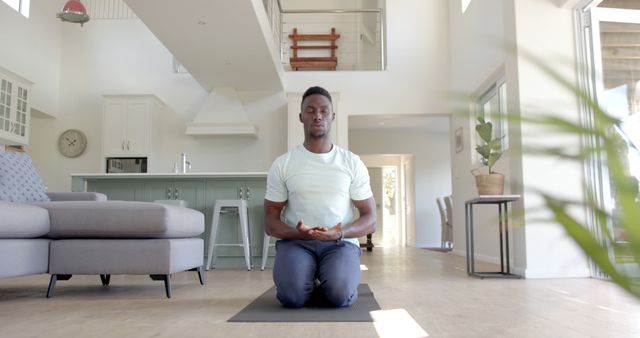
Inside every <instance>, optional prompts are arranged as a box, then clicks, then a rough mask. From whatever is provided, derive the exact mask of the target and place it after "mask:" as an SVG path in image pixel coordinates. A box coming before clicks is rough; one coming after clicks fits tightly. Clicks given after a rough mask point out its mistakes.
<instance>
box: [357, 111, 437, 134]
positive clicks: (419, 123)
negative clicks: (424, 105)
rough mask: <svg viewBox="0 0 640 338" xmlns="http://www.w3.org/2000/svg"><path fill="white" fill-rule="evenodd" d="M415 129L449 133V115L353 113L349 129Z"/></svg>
mask: <svg viewBox="0 0 640 338" xmlns="http://www.w3.org/2000/svg"><path fill="white" fill-rule="evenodd" d="M395 129H402V130H405V131H407V130H414V131H422V132H427V133H448V132H449V117H448V116H433V115H429V116H427V115H352V116H349V130H395Z"/></svg>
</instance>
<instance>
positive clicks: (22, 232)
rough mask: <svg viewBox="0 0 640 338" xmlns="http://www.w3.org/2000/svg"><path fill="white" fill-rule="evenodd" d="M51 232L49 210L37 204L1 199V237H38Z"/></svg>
mask: <svg viewBox="0 0 640 338" xmlns="http://www.w3.org/2000/svg"><path fill="white" fill-rule="evenodd" d="M48 232H49V212H47V210H45V209H42V208H39V207H37V206H33V205H28V204H21V203H9V202H2V201H0V238H36V237H41V236H44V235H46V234H47V233H48Z"/></svg>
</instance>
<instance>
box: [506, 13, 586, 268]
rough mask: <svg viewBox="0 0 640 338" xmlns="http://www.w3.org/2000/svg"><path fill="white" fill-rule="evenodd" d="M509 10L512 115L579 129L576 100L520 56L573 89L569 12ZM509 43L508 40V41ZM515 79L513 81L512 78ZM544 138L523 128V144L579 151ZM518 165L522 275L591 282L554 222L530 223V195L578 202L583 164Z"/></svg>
mask: <svg viewBox="0 0 640 338" xmlns="http://www.w3.org/2000/svg"><path fill="white" fill-rule="evenodd" d="M509 7H510V8H509V12H511V11H513V14H512V17H513V18H515V20H514V21H515V29H513V30H512V32H515V41H516V42H517V44H518V53H517V54H512V55H511V56H510V61H509V62H508V63H507V72H508V73H509V74H510V75H509V76H510V79H511V82H512V83H513V84H514V86H513V88H512V89H511V90H513V91H515V90H517V92H518V94H517V95H512V96H517V100H510V102H509V106H510V107H511V108H510V109H512V110H513V111H516V110H518V111H520V114H521V115H522V116H535V115H539V114H553V115H554V116H557V117H562V118H566V119H568V120H570V121H574V122H576V123H577V122H578V121H579V107H578V101H577V99H576V97H575V95H573V93H572V92H570V91H569V90H567V89H564V88H562V87H561V86H560V85H559V84H558V83H557V82H556V81H554V80H552V79H550V77H549V76H548V75H547V74H544V72H543V71H541V70H539V69H537V68H536V67H535V66H533V65H532V64H531V62H530V61H528V60H527V58H526V57H525V56H524V54H523V51H531V52H534V53H535V55H537V56H538V57H540V58H544V62H545V63H546V64H547V65H553V69H554V71H556V72H558V73H559V74H561V75H562V76H563V77H565V78H566V79H568V80H569V81H570V82H571V83H573V84H576V85H577V75H576V69H577V66H576V61H575V60H576V53H575V41H574V39H575V36H574V26H573V13H572V10H571V8H562V9H559V8H557V6H556V4H555V3H554V2H553V1H551V0H549V1H538V0H521V1H517V2H514V3H513V7H511V6H509ZM541 17H544V18H545V24H544V25H541V24H540V21H539V19H537V18H541ZM550 36H553V39H550V38H549V37H550ZM508 39H509V40H511V39H512V36H509V38H508ZM516 73H517V80H516V77H515V76H514V74H516ZM508 81H509V79H508ZM544 133H545V137H540V129H539V128H536V127H535V126H531V125H529V124H523V125H522V126H521V134H522V144H523V145H528V146H534V145H536V146H537V145H539V146H546V147H552V146H557V145H558V144H562V145H564V146H566V147H577V146H578V145H579V144H580V140H579V138H578V137H565V136H561V135H557V133H553V132H550V131H549V130H545V131H544ZM518 165H520V167H519V168H520V169H519V170H518V171H519V172H521V173H522V180H521V181H522V182H523V183H524V185H525V189H524V191H523V203H522V207H523V208H524V221H525V227H524V231H525V233H524V240H525V241H526V252H525V253H524V255H523V257H517V259H518V261H519V262H518V263H520V262H521V261H522V260H523V259H524V260H525V261H526V270H524V271H523V272H524V273H525V275H526V276H527V277H531V278H538V277H542V278H544V277H588V276H590V271H589V264H588V260H587V258H586V256H585V255H584V254H583V253H582V251H581V250H580V249H579V247H578V246H577V245H576V244H575V242H574V241H573V239H571V238H570V237H569V236H567V234H566V232H565V230H564V229H563V228H562V227H561V226H560V225H559V224H557V223H554V222H550V223H539V222H535V221H534V219H535V218H537V217H539V215H536V214H535V213H534V212H533V211H534V210H535V209H537V208H538V207H539V206H540V205H541V204H542V201H541V199H540V197H539V196H538V195H537V194H536V193H535V192H534V189H536V190H542V191H545V192H547V193H550V194H553V195H554V196H557V197H561V198H565V199H569V200H577V201H580V200H582V199H583V198H584V192H583V188H582V187H583V185H582V184H583V173H582V166H581V164H580V163H568V162H566V161H559V160H558V159H553V158H541V157H539V156H533V155H531V154H524V155H523V156H522V161H521V163H518V162H517V161H516V162H514V163H513V166H514V168H518ZM550 168H553V170H552V171H551V170H550ZM577 216H578V217H581V218H583V217H584V212H583V211H580V210H578V215H577ZM519 265H520V264H519ZM520 266H522V265H520Z"/></svg>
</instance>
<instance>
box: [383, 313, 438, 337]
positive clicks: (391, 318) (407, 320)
mask: <svg viewBox="0 0 640 338" xmlns="http://www.w3.org/2000/svg"><path fill="white" fill-rule="evenodd" d="M371 317H372V318H373V326H374V327H375V329H376V332H377V333H378V336H379V337H380V338H410V337H411V338H414V337H415V338H418V337H428V336H429V334H428V333H427V331H425V330H424V329H422V327H421V326H420V325H419V324H418V323H417V322H416V321H415V320H414V319H413V317H412V316H411V315H410V314H409V312H407V310H405V309H393V310H378V311H371Z"/></svg>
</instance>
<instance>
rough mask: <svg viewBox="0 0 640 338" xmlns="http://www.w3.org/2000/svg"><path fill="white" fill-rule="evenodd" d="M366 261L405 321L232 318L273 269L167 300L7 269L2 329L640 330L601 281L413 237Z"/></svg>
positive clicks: (57, 332)
mask: <svg viewBox="0 0 640 338" xmlns="http://www.w3.org/2000/svg"><path fill="white" fill-rule="evenodd" d="M362 263H363V264H365V265H366V266H367V267H368V269H369V270H368V271H364V272H363V282H366V283H369V285H370V286H371V289H372V290H373V292H374V293H375V296H376V298H377V300H378V302H379V303H380V306H381V307H382V309H383V310H384V311H383V312H382V313H383V314H384V313H388V314H394V313H395V314H398V313H401V314H402V313H404V317H403V316H400V318H399V319H397V320H399V321H396V322H394V320H396V319H393V320H392V319H386V320H383V321H382V322H381V323H377V324H375V325H374V324H372V323H227V322H226V320H227V319H228V318H229V317H231V316H232V315H234V314H235V313H236V312H238V311H239V310H240V309H242V308H243V307H244V306H245V305H247V304H248V303H250V302H251V301H252V300H253V299H254V298H255V297H257V296H258V295H260V294H261V293H262V292H264V291H265V290H266V289H268V288H269V287H270V286H271V285H272V284H273V282H272V279H271V270H266V271H263V272H261V271H260V270H259V269H257V270H254V271H251V272H248V271H244V270H211V271H209V272H207V284H206V285H205V286H200V285H199V284H198V283H197V276H196V274H195V272H189V273H180V274H176V275H174V278H173V283H174V285H173V298H172V299H166V298H165V295H164V288H163V286H162V284H161V283H160V282H154V281H151V280H150V279H149V278H148V277H145V276H112V278H111V286H109V287H102V286H101V285H100V280H99V278H98V277H97V276H74V277H73V278H72V279H71V280H70V281H61V282H58V287H57V289H56V294H55V297H54V298H52V299H46V298H45V297H44V295H45V292H46V288H47V283H48V275H41V276H31V277H20V278H10V279H3V280H0V337H45V336H46V337H378V336H382V337H402V336H403V332H404V333H407V334H408V335H410V334H411V333H413V332H406V330H408V329H410V328H411V324H412V325H414V326H418V329H420V328H421V329H422V330H424V332H426V333H428V334H429V336H430V337H587V336H588V337H640V302H638V301H636V300H635V299H632V298H631V297H629V296H627V295H626V294H624V293H623V292H622V291H620V290H619V289H618V288H617V287H616V286H615V285H613V284H612V283H609V282H606V281H600V280H594V279H561V280H560V279H559V280H479V279H476V278H471V277H467V275H466V273H465V265H464V264H465V260H464V258H463V257H459V256H455V255H453V254H448V253H438V252H433V251H428V250H422V249H414V248H407V249H379V248H376V249H375V251H374V252H373V253H364V254H363V256H362ZM481 267H482V266H481ZM394 310H395V311H394ZM390 318H391V317H390ZM407 320H408V321H409V322H408V323H407ZM414 321H415V322H414ZM414 332H415V331H414ZM418 332H420V331H418Z"/></svg>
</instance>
